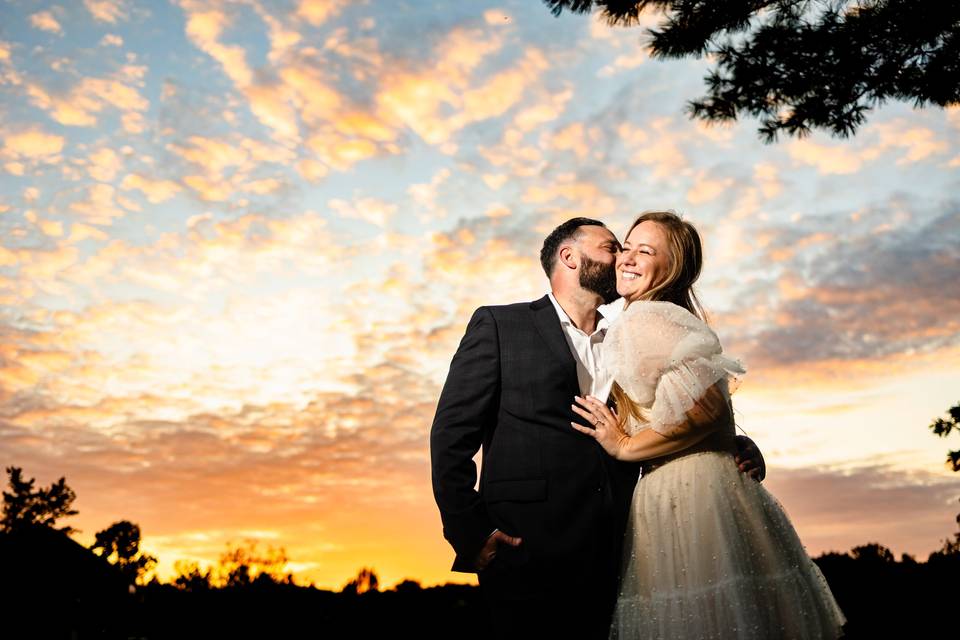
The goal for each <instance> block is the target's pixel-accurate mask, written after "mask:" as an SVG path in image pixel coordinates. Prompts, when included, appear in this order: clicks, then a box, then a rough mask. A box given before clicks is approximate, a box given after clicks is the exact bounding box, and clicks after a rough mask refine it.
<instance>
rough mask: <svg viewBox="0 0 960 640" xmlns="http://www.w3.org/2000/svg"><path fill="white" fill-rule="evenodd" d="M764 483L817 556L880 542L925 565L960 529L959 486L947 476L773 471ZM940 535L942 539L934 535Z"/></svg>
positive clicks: (864, 470)
mask: <svg viewBox="0 0 960 640" xmlns="http://www.w3.org/2000/svg"><path fill="white" fill-rule="evenodd" d="M763 484H764V486H765V487H766V488H767V489H768V490H770V491H771V493H773V495H774V496H775V497H776V498H777V499H778V500H779V501H780V502H781V503H782V504H783V506H784V507H785V509H786V511H787V514H788V515H789V516H790V518H791V520H792V521H793V523H794V525H795V526H796V527H797V530H798V532H799V533H800V538H801V540H802V541H803V543H804V545H805V546H806V548H807V551H808V552H809V553H810V554H811V555H814V556H816V555H819V554H821V553H825V552H828V551H839V552H846V551H849V550H850V549H852V548H853V547H854V546H858V545H861V544H866V543H869V542H879V543H881V544H883V545H884V546H886V547H889V548H891V549H892V550H893V551H894V552H895V553H898V554H899V553H910V554H912V555H915V556H916V557H917V559H918V560H920V561H923V560H926V558H927V555H928V554H929V553H930V552H932V551H934V550H935V549H937V548H939V547H940V542H941V541H942V540H943V539H944V538H947V537H948V536H949V535H950V534H951V532H952V529H954V528H955V527H952V526H951V525H952V524H953V518H954V516H955V515H956V509H957V505H956V483H955V481H954V480H953V479H952V478H946V477H943V476H942V475H935V474H933V473H924V472H918V471H914V472H904V471H903V470H901V469H896V468H891V467H890V466H887V465H883V464H874V465H869V466H863V467H855V468H852V469H846V470H844V469H838V470H833V469H823V468H820V469H817V468H805V469H771V470H770V471H769V475H768V478H767V479H766V480H765V481H764V483H763ZM936 531H942V534H941V535H939V536H937V535H936V534H932V532H936Z"/></svg>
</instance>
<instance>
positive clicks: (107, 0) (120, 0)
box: [83, 0, 127, 24]
mask: <svg viewBox="0 0 960 640" xmlns="http://www.w3.org/2000/svg"><path fill="white" fill-rule="evenodd" d="M83 5H84V6H85V7H86V8H87V11H89V12H90V15H91V16H93V18H94V19H95V20H97V21H98V22H107V23H109V24H116V23H117V22H119V21H122V20H126V19H127V8H126V2H125V1H124V0H83Z"/></svg>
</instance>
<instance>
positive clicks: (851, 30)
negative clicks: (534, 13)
mask: <svg viewBox="0 0 960 640" xmlns="http://www.w3.org/2000/svg"><path fill="white" fill-rule="evenodd" d="M544 2H545V3H546V4H547V5H548V6H550V8H551V9H552V11H553V13H554V14H555V15H559V14H560V13H561V12H562V11H563V10H564V9H566V10H568V11H572V12H575V13H587V12H590V11H593V10H594V9H595V8H597V9H599V10H600V13H601V14H602V15H603V17H604V18H606V20H607V22H608V23H609V24H611V25H621V26H632V25H636V24H637V23H638V21H639V18H640V14H641V12H642V11H643V10H645V9H648V8H650V9H654V10H659V11H661V12H662V13H663V15H664V20H663V22H661V23H660V24H659V25H658V26H657V28H655V29H648V30H647V34H648V35H649V37H650V39H651V40H650V55H651V56H652V57H654V58H684V57H687V56H693V57H702V56H705V55H706V56H710V57H711V58H712V59H713V60H715V62H716V66H715V67H714V69H712V70H711V71H710V72H709V74H708V75H707V77H706V78H705V81H706V87H707V94H706V96H704V97H702V98H699V99H697V100H693V101H691V102H690V103H688V111H689V113H690V114H691V115H692V116H693V117H695V118H700V119H702V120H705V121H710V122H720V121H731V120H736V118H737V116H738V115H740V114H746V115H750V116H753V117H757V118H760V121H761V126H760V129H759V132H760V134H761V136H762V137H763V138H764V139H765V141H767V142H772V141H774V140H776V138H777V135H778V134H779V133H780V132H786V133H787V134H788V135H792V136H797V137H802V136H804V135H806V134H808V133H809V132H810V131H811V130H812V129H815V128H819V129H825V130H827V131H829V132H830V133H831V134H832V135H835V136H839V137H844V138H845V137H848V136H850V135H853V134H854V133H855V132H856V130H857V128H858V127H859V126H860V125H861V124H863V122H864V121H865V118H866V113H867V112H868V111H870V110H871V109H872V108H874V107H875V106H877V105H880V104H882V103H883V102H885V101H887V100H899V101H905V102H911V103H913V105H914V106H916V107H924V106H927V105H936V106H939V107H945V106H947V105H951V104H957V103H958V102H960V2H953V1H949V0H948V1H946V2H944V1H943V0H859V1H856V2H837V1H836V0H810V1H806V2H798V1H797V0H725V1H723V2H717V1H716V0H544Z"/></svg>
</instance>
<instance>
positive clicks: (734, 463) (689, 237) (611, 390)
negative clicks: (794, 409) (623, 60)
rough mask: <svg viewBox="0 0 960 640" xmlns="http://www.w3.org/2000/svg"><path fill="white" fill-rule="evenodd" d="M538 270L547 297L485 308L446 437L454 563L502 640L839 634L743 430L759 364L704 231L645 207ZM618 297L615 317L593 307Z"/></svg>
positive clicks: (437, 436) (463, 356)
mask: <svg viewBox="0 0 960 640" xmlns="http://www.w3.org/2000/svg"><path fill="white" fill-rule="evenodd" d="M540 261H541V263H542V265H543V268H544V271H545V273H546V275H547V277H548V278H549V281H550V289H551V291H550V293H548V294H547V295H546V296H544V297H543V298H540V299H539V300H536V301H534V302H530V303H519V304H512V305H505V306H487V307H480V308H479V309H477V310H476V312H474V314H473V317H472V318H471V319H470V322H469V324H468V325H467V330H466V333H465V335H464V337H463V339H462V341H461V342H460V346H459V348H458V349H457V352H456V354H455V355H454V357H453V361H452V362H451V365H450V371H449V374H448V376H447V380H446V383H445V384H444V387H443V391H442V393H441V396H440V400H439V403H438V406H437V412H436V416H435V418H434V422H433V426H432V429H431V433H430V451H431V461H432V476H433V489H434V496H435V498H436V501H437V505H438V507H439V509H440V515H441V519H442V521H443V534H444V537H445V538H446V539H447V540H448V541H449V542H450V544H451V545H452V546H453V549H454V551H455V552H456V559H455V561H454V563H453V567H452V569H453V570H454V571H462V572H475V573H477V576H478V580H479V582H480V588H481V590H482V591H483V594H484V596H485V599H486V600H487V602H488V604H489V606H490V610H491V614H492V617H493V626H494V629H495V631H496V634H497V636H498V637H517V638H519V637H524V638H528V639H530V638H540V637H544V638H547V637H555V638H568V637H569V638H671V639H682V638H751V639H752V638H756V639H761V638H836V637H838V636H839V635H841V626H842V625H843V623H844V621H845V620H844V617H843V614H842V613H841V611H840V609H839V608H838V607H837V604H836V602H835V601H834V599H833V596H832V594H831V593H830V589H829V587H828V586H827V584H826V581H825V580H824V578H823V576H822V574H821V573H820V571H819V570H818V569H817V567H816V565H815V564H813V562H812V560H810V558H809V556H807V554H806V552H805V551H804V549H803V546H802V544H801V542H800V540H799V538H798V537H797V534H796V532H795V530H794V529H793V526H792V525H791V523H790V521H789V520H788V518H787V516H786V514H785V513H784V511H783V509H782V508H781V506H780V505H779V503H778V502H777V501H776V500H775V499H774V498H773V497H772V496H771V495H770V494H769V493H768V492H767V491H766V490H765V489H764V488H763V487H762V486H761V485H760V483H759V482H758V480H761V479H762V477H763V474H764V471H765V470H764V463H763V458H762V456H761V455H760V452H759V451H758V450H757V448H756V446H755V445H754V443H753V442H752V441H750V440H749V439H748V438H745V437H743V436H739V437H738V436H735V433H734V422H733V409H732V405H731V402H730V394H731V393H732V392H733V390H734V389H735V388H736V386H737V384H738V383H739V376H741V375H742V374H743V373H744V369H743V368H742V366H741V364H740V362H739V361H736V360H733V359H730V358H729V357H727V356H726V355H724V354H723V353H722V349H721V346H720V343H719V341H718V339H717V336H716V334H715V333H714V332H713V331H712V330H711V329H710V328H709V327H708V326H707V325H706V323H705V322H704V318H705V316H704V314H703V311H702V309H701V307H700V305H699V303H698V301H697V298H696V296H695V295H694V292H693V290H692V287H693V284H694V282H695V281H696V280H697V278H698V277H699V274H700V268H701V262H702V249H701V243H700V237H699V234H698V233H697V231H696V229H695V228H694V227H693V225H691V224H690V223H689V222H688V221H685V220H683V219H681V218H680V217H679V216H677V215H676V214H674V213H672V212H660V211H657V212H648V213H645V214H643V215H641V216H640V217H639V218H637V220H636V221H635V222H634V223H633V225H632V226H631V227H630V229H629V230H628V231H627V235H626V236H625V239H624V241H623V244H622V245H621V244H620V242H618V241H617V238H616V237H615V236H614V235H613V233H611V232H610V231H609V230H608V229H607V228H606V227H605V226H604V225H603V223H601V222H599V221H596V220H591V219H588V218H574V219H572V220H568V221H567V222H565V223H563V224H561V225H560V226H559V227H557V228H556V229H555V230H554V231H553V232H552V233H551V234H550V235H549V236H548V237H547V238H546V239H545V240H544V243H543V248H542V250H541V253H540ZM618 297H622V298H623V300H624V308H623V311H622V312H621V313H620V315H619V316H618V317H617V318H616V319H615V320H614V321H613V322H612V323H610V322H608V320H607V319H606V318H604V317H603V316H602V315H601V313H600V312H599V311H598V310H597V308H598V307H599V306H601V305H603V304H605V303H610V302H613V301H614V300H616V299H617V298H618ZM481 449H482V451H483V457H482V471H481V473H480V482H479V491H478V490H477V489H476V488H475V487H476V483H477V469H476V465H475V463H474V462H473V458H474V456H475V455H476V453H477V451H478V450H481ZM738 464H739V469H738ZM747 476H752V478H751V477H747ZM638 477H639V480H638Z"/></svg>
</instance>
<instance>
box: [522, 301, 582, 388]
mask: <svg viewBox="0 0 960 640" xmlns="http://www.w3.org/2000/svg"><path fill="white" fill-rule="evenodd" d="M530 309H531V311H532V312H533V323H534V326H536V328H537V331H538V332H539V333H540V337H541V338H543V341H544V342H546V343H547V346H548V347H550V351H552V352H553V355H554V356H556V357H557V358H559V359H560V362H562V363H563V365H564V369H565V370H566V372H567V383H568V385H569V386H570V388H571V389H573V391H574V394H576V395H580V382H579V381H578V380H577V363H576V361H575V360H574V359H573V354H572V353H570V345H569V344H567V338H566V337H565V336H564V335H563V328H562V327H561V326H560V319H559V318H557V310H556V309H554V307H553V303H552V302H550V298H548V297H547V296H543V297H542V298H540V299H539V300H537V301H535V302H531V303H530Z"/></svg>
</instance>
